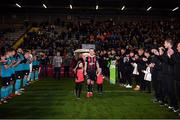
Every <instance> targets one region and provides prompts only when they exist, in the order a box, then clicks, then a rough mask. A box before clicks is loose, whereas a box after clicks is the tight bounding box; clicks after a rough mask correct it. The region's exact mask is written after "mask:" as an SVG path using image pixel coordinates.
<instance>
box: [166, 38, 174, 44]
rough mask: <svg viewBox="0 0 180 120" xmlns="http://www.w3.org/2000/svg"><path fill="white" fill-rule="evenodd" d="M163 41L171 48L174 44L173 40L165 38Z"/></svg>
mask: <svg viewBox="0 0 180 120" xmlns="http://www.w3.org/2000/svg"><path fill="white" fill-rule="evenodd" d="M165 41H166V42H168V43H170V44H171V45H172V46H173V44H174V42H173V40H172V39H171V38H167V39H166V40H165Z"/></svg>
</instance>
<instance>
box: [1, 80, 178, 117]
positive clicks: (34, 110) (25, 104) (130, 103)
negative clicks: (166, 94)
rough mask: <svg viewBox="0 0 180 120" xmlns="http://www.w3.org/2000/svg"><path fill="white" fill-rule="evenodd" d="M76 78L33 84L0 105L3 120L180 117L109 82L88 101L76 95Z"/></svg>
mask: <svg viewBox="0 0 180 120" xmlns="http://www.w3.org/2000/svg"><path fill="white" fill-rule="evenodd" d="M73 88H74V84H73V79H61V80H54V79H52V78H46V79H43V80H41V81H37V82H35V83H33V84H31V85H30V86H29V87H28V88H27V91H26V92H25V94H23V95H22V96H19V97H15V98H13V99H12V100H10V101H9V103H8V104H3V105H0V118H1V119H2V118H24V119H26V118H73V119H74V118H122V119H123V118H147V119H149V118H180V117H179V116H177V113H173V112H171V111H169V110H168V109H167V108H166V107H160V106H159V104H153V103H152V101H151V96H152V95H150V94H147V93H142V92H135V91H132V90H128V89H125V88H122V87H119V86H118V85H110V84H109V83H107V82H105V84H104V91H105V92H104V93H103V95H99V94H97V93H96V92H95V95H94V97H93V98H90V99H87V98H86V97H85V85H84V91H83V93H82V95H81V99H80V100H77V99H76V98H75V96H74V94H73Z"/></svg>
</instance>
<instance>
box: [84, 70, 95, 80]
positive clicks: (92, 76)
mask: <svg viewBox="0 0 180 120" xmlns="http://www.w3.org/2000/svg"><path fill="white" fill-rule="evenodd" d="M86 77H87V80H92V81H96V71H95V70H94V71H88V72H87V76H86Z"/></svg>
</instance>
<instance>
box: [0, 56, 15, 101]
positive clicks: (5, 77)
mask: <svg viewBox="0 0 180 120" xmlns="http://www.w3.org/2000/svg"><path fill="white" fill-rule="evenodd" d="M5 58H6V57H5V56H1V61H2V64H1V77H2V87H1V102H3V103H7V101H6V100H7V97H8V85H9V81H10V79H11V75H12V74H11V70H10V69H9V66H8V62H7V60H6V59H5Z"/></svg>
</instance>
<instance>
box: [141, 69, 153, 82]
mask: <svg viewBox="0 0 180 120" xmlns="http://www.w3.org/2000/svg"><path fill="white" fill-rule="evenodd" d="M150 69H151V68H150V67H147V68H146V70H145V71H143V72H144V73H145V75H144V80H146V81H151V80H152V74H151V71H150Z"/></svg>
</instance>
